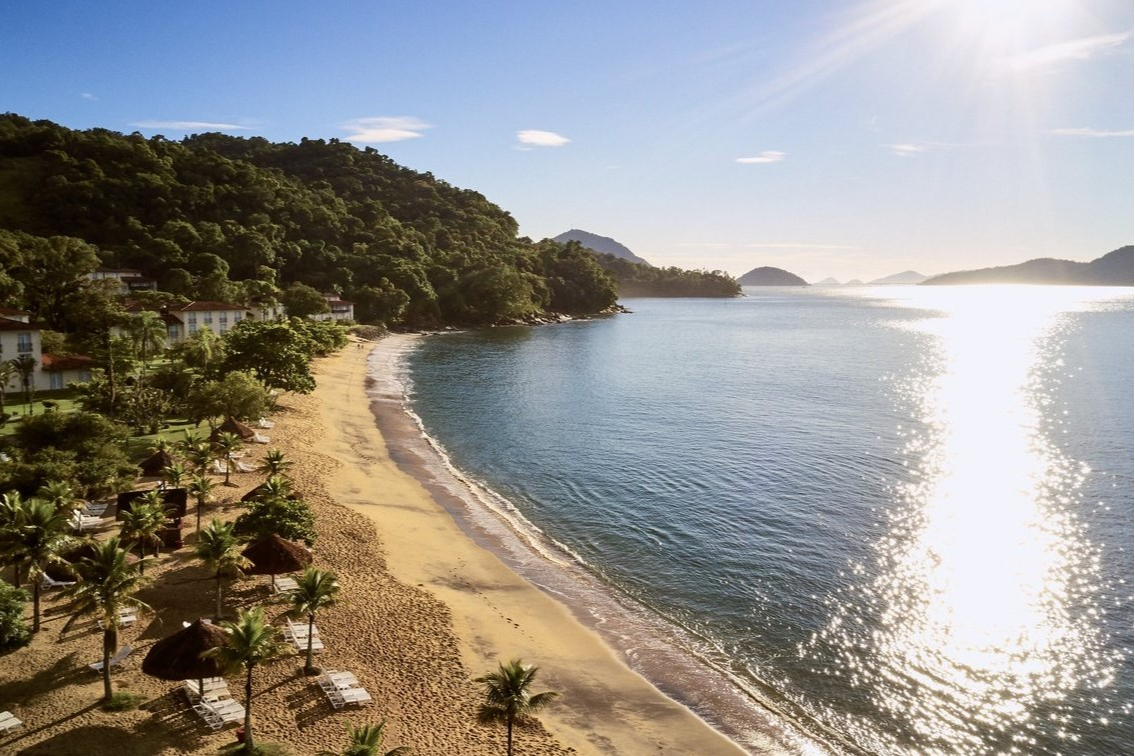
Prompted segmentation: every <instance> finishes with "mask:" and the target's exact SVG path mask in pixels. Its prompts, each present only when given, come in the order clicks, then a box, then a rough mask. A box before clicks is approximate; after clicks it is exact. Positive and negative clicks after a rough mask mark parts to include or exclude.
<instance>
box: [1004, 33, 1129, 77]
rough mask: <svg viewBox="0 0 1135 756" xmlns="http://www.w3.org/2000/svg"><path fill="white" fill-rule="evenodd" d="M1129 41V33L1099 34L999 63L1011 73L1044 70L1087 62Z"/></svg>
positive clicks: (1026, 53) (1060, 43) (1031, 51)
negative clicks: (1060, 64)
mask: <svg viewBox="0 0 1135 756" xmlns="http://www.w3.org/2000/svg"><path fill="white" fill-rule="evenodd" d="M1129 39H1131V32H1119V33H1117V34H1101V35H1099V36H1096V37H1082V38H1081V39H1072V40H1069V41H1067V42H1059V43H1057V44H1055V45H1047V46H1045V47H1039V48H1037V49H1036V50H1029V51H1028V52H1025V53H1021V54H1020V55H1014V56H1012V57H1009V58H1005V59H1004V60H1002V61H1001V64H1002V66H1003V67H1004V68H1007V69H1009V70H1012V71H1027V70H1030V69H1034V68H1046V67H1048V66H1053V65H1056V64H1058V63H1063V62H1065V61H1070V60H1088V59H1089V58H1097V57H1099V56H1101V55H1107V54H1110V53H1112V52H1116V51H1117V49H1118V48H1119V46H1120V45H1122V44H1123V43H1124V42H1126V41H1127V40H1129Z"/></svg>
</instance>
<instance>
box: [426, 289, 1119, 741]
mask: <svg viewBox="0 0 1135 756" xmlns="http://www.w3.org/2000/svg"><path fill="white" fill-rule="evenodd" d="M746 294H747V296H746V297H744V298H740V299H736V300H651V299H642V300H629V301H627V302H626V303H625V304H627V305H629V306H630V308H631V309H632V310H634V312H633V314H627V315H619V316H615V317H611V318H608V319H602V320H595V321H587V322H574V323H568V324H561V325H555V326H543V327H536V328H502V329H494V330H487V331H480V332H472V333H455V334H445V335H439V336H434V337H429V338H427V339H424V340H422V342H421V343H420V345H419V347H418V348H417V349H416V350H414V351H413V352H412V353H411V354H410V355H409V356H408V358H407V362H406V366H407V370H408V378H409V383H408V386H409V396H410V404H411V408H412V409H413V411H414V412H415V413H416V414H417V415H418V416H419V417H420V418H421V421H422V423H423V425H424V427H425V428H426V430H427V432H428V433H429V434H430V435H431V436H432V437H433V438H434V439H435V440H436V441H437V442H438V443H439V444H440V446H441V447H443V448H444V450H445V452H446V453H447V454H448V456H449V458H450V459H451V460H452V462H453V464H454V465H455V466H456V467H457V468H459V469H460V470H462V471H463V472H464V473H465V474H467V475H468V476H470V477H471V478H473V479H475V480H477V481H479V482H480V483H482V484H483V485H485V486H486V487H487V488H489V489H491V490H493V491H495V492H496V493H498V494H499V495H500V496H502V497H504V498H505V499H507V500H508V501H509V502H511V504H512V505H513V506H515V508H516V510H517V512H518V513H519V514H518V520H519V521H520V522H521V523H522V525H523V526H524V527H530V528H531V529H532V530H533V531H534V532H539V533H541V534H542V537H544V538H547V539H549V540H550V541H554V542H555V543H557V544H559V545H560V546H562V548H563V549H564V550H565V551H567V552H569V553H571V554H572V555H573V556H574V558H575V559H577V560H579V562H580V563H581V564H583V565H584V566H585V568H586V569H587V570H588V571H589V572H591V573H592V574H594V575H595V576H597V577H598V579H599V580H600V581H601V583H602V584H603V585H605V586H607V587H608V588H609V589H610V590H611V591H612V592H614V593H615V594H616V595H619V596H624V597H629V598H630V599H632V606H640V607H641V608H642V611H643V612H644V613H646V614H650V615H651V616H661V617H663V618H664V619H665V621H666V622H668V623H672V624H673V625H674V626H676V627H678V628H681V629H682V632H681V637H682V638H684V639H686V640H682V641H680V642H681V643H688V644H689V646H690V649H689V650H691V651H693V652H696V653H697V654H699V655H700V656H702V657H703V658H706V659H712V660H713V661H715V663H716V664H717V665H718V666H719V668H721V669H724V670H725V671H727V672H729V673H730V674H732V675H734V676H735V679H736V681H737V682H738V683H739V684H740V685H741V686H742V687H744V688H746V689H748V690H751V691H754V692H759V693H761V694H762V695H765V696H767V697H769V698H770V699H772V700H774V701H776V702H778V703H779V704H780V705H781V706H782V708H785V709H786V710H788V711H789V712H790V713H791V714H792V715H793V716H794V717H796V718H799V719H801V720H805V721H811V722H813V723H819V724H821V725H823V726H825V727H827V728H830V730H831V731H833V732H835V733H838V734H839V735H840V736H842V737H843V738H845V739H846V741H847V742H850V743H853V744H855V746H857V747H858V748H860V749H862V750H863V751H866V752H870V753H878V754H988V753H1022V754H1056V753H1064V754H1101V755H1104V754H1106V755H1108V756H1111V755H1112V754H1129V753H1132V588H1131V582H1132V573H1133V563H1132V542H1133V526H1132V519H1133V516H1132V512H1133V504H1132V488H1133V480H1132V468H1133V457H1135V452H1133V448H1132V438H1133V428H1132V424H1133V420H1132V418H1133V414H1135V412H1133V407H1132V395H1133V385H1135V380H1133V375H1132V365H1133V346H1132V345H1133V343H1135V337H1133V333H1132V323H1133V314H1132V294H1131V291H1130V290H1118V289H1098V288H1097V289H1081V288H1045V287H1035V288H1034V287H956V288H955V287H950V288H928V287H882V288H863V289H840V288H831V289H823V288H810V289H790V290H783V289H780V290H776V289H747V290H746ZM663 682H664V681H663ZM707 684H710V683H707ZM712 684H717V683H712ZM710 718H711V719H712V717H710ZM726 724H728V723H726ZM726 729H727V728H726Z"/></svg>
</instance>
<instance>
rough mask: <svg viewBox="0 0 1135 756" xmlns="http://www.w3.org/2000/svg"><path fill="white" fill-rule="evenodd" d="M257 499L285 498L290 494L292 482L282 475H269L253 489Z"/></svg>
mask: <svg viewBox="0 0 1135 756" xmlns="http://www.w3.org/2000/svg"><path fill="white" fill-rule="evenodd" d="M253 490H254V491H255V492H256V496H255V497H254V498H255V499H256V500H257V501H273V500H274V499H287V498H290V497H291V495H292V482H291V481H290V480H288V479H287V478H285V477H284V476H283V475H269V476H268V480H266V481H264V482H263V483H261V484H260V485H259V486H257V487H256V488H255V489H253Z"/></svg>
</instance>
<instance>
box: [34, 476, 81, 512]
mask: <svg viewBox="0 0 1135 756" xmlns="http://www.w3.org/2000/svg"><path fill="white" fill-rule="evenodd" d="M36 496H38V497H39V498H41V499H43V500H44V501H50V502H51V503H52V504H53V505H54V506H55V508H56V509H63V510H66V511H67V512H68V513H69V514H70V513H72V512H75V511H76V510H78V509H79V507H80V506H81V505H82V500H81V499H79V498H77V497H76V496H75V492H74V491H73V490H72V488H71V484H70V483H67V482H66V481H62V480H50V481H48V482H47V483H44V484H43V485H42V486H40V488H39V491H37V492H36Z"/></svg>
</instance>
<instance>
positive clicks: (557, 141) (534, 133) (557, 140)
mask: <svg viewBox="0 0 1135 756" xmlns="http://www.w3.org/2000/svg"><path fill="white" fill-rule="evenodd" d="M516 141H518V142H519V143H520V145H521V149H531V148H533V147H563V146H564V145H565V144H567V143H568V142H570V141H571V140H570V139H568V138H567V137H565V136H563V135H561V134H557V133H556V132H554V131H540V130H538V129H525V130H523V131H518V132H516Z"/></svg>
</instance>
